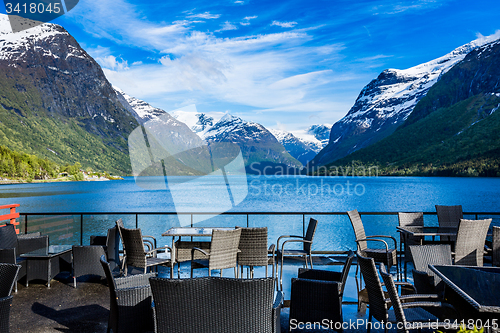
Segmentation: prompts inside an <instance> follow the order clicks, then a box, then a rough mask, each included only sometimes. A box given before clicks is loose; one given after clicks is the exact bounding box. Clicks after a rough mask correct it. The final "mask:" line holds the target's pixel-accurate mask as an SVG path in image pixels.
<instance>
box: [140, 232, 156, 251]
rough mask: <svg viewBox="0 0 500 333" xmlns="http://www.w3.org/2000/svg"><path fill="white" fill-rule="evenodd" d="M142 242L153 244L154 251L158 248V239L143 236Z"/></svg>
mask: <svg viewBox="0 0 500 333" xmlns="http://www.w3.org/2000/svg"><path fill="white" fill-rule="evenodd" d="M142 240H143V241H148V242H151V243H153V249H154V248H156V238H154V237H153V236H149V235H142Z"/></svg>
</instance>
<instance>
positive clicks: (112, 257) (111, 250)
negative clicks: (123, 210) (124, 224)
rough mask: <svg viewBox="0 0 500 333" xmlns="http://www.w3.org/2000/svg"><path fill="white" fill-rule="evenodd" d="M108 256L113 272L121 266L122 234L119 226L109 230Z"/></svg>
mask: <svg viewBox="0 0 500 333" xmlns="http://www.w3.org/2000/svg"><path fill="white" fill-rule="evenodd" d="M106 254H107V259H108V263H109V265H110V267H111V270H114V269H115V267H117V266H118V267H119V266H120V233H119V231H118V227H117V226H114V227H113V228H109V229H108V235H107V237H106Z"/></svg>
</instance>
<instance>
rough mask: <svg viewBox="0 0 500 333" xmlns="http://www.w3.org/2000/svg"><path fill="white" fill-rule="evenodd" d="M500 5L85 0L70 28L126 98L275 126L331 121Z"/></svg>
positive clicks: (68, 18)
mask: <svg viewBox="0 0 500 333" xmlns="http://www.w3.org/2000/svg"><path fill="white" fill-rule="evenodd" d="M498 13H500V1H494V0H493V1H491V0H489V1H484V0H475V1H439V0H436V1H432V0H422V1H360V0H356V1H350V0H349V1H336V0H329V1H328V0H305V1H303V0H288V1H269V0H224V1H218V0H216V1H198V0H196V1H191V0H185V1H164V0H162V1H156V0H148V1H139V0H80V2H79V4H78V5H77V6H76V7H75V8H74V9H73V10H72V11H70V12H69V13H68V14H66V15H64V16H63V17H61V18H59V19H57V20H56V21H54V23H58V24H61V25H62V26H64V27H65V28H66V29H67V30H68V31H69V32H70V33H71V34H72V35H73V36H74V37H75V38H76V40H77V41H78V42H79V43H80V45H81V46H82V47H83V48H84V49H85V50H87V52H88V53H89V54H90V55H91V56H93V57H94V58H95V59H96V60H97V61H98V63H99V64H100V65H101V66H102V67H103V69H104V71H105V74H106V76H107V77H108V79H109V80H110V81H111V82H112V83H113V84H114V85H116V86H118V87H119V88H121V89H122V90H124V91H125V92H126V93H128V94H130V95H132V96H135V97H137V98H140V99H143V100H145V101H146V102H148V103H150V104H152V105H154V106H156V107H160V108H162V109H164V110H166V111H169V110H174V109H177V108H180V107H183V106H186V105H189V104H195V105H196V107H197V109H198V111H200V112H208V113H209V112H230V113H232V114H234V115H237V116H240V117H242V118H243V119H246V120H251V121H255V122H259V123H261V124H263V125H265V126H267V127H270V128H281V129H285V130H299V129H304V128H306V127H308V126H309V125H312V124H320V123H330V124H332V123H334V122H335V121H337V120H339V119H340V118H342V117H343V116H344V115H345V114H346V113H347V112H348V110H349V109H350V108H351V106H352V105H353V103H354V101H355V99H356V97H357V96H358V94H359V92H360V91H361V89H362V88H363V87H364V86H365V85H366V84H367V83H369V82H370V81H371V80H372V79H374V78H376V77H377V76H378V74H379V73H380V72H381V71H383V70H384V69H387V68H398V69H405V68H409V67H412V66H415V65H418V64H420V63H423V62H426V61H429V60H432V59H434V58H437V57H440V56H442V55H444V54H446V53H448V52H450V51H452V50H453V49H454V48H456V47H458V46H460V45H463V44H465V43H468V42H470V41H471V40H474V39H476V38H477V37H478V36H480V35H484V36H486V35H491V34H493V33H495V32H496V31H497V30H498V29H500V20H499V19H498Z"/></svg>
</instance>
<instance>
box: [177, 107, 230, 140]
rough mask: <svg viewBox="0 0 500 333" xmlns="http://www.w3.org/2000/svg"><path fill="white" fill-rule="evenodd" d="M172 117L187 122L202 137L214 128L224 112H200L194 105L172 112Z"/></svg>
mask: <svg viewBox="0 0 500 333" xmlns="http://www.w3.org/2000/svg"><path fill="white" fill-rule="evenodd" d="M171 115H172V117H174V118H175V119H177V120H178V121H180V122H183V123H184V124H186V125H187V126H188V127H189V128H190V129H191V130H192V131H193V132H195V133H196V134H198V136H200V137H201V138H203V137H204V136H205V133H206V132H207V131H208V130H209V129H210V128H212V127H213V126H214V125H215V124H216V123H217V122H218V121H219V120H220V119H221V118H222V117H223V116H224V113H222V112H210V113H200V112H197V110H196V107H194V105H191V106H188V107H185V108H182V109H179V110H176V111H174V112H171Z"/></svg>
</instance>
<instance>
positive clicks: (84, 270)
mask: <svg viewBox="0 0 500 333" xmlns="http://www.w3.org/2000/svg"><path fill="white" fill-rule="evenodd" d="M72 252H73V287H74V288H76V278H77V277H79V276H82V275H97V276H101V277H106V275H105V274H104V270H103V269H102V266H101V264H100V262H99V259H100V258H101V256H102V255H105V252H104V248H103V247H102V246H99V245H89V246H77V245H73V247H72Z"/></svg>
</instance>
